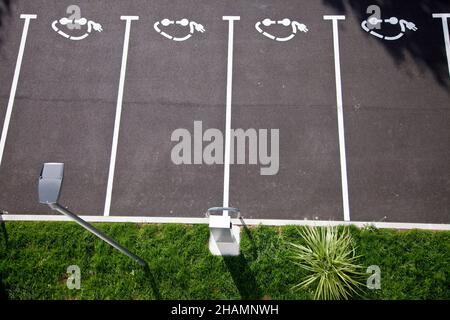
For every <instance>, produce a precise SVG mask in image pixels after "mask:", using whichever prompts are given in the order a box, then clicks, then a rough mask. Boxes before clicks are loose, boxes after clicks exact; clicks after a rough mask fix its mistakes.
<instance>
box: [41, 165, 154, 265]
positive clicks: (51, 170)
mask: <svg viewBox="0 0 450 320" xmlns="http://www.w3.org/2000/svg"><path fill="white" fill-rule="evenodd" d="M63 177H64V163H45V164H44V166H43V167H42V170H41V175H40V177H39V187H38V193H39V202H40V203H43V204H47V205H48V206H49V207H50V208H51V209H52V210H55V211H58V212H59V213H62V214H64V215H66V216H67V217H69V218H70V219H72V220H74V221H75V222H76V223H78V224H79V225H81V226H82V227H83V228H85V229H86V230H88V231H89V232H91V233H93V234H94V235H96V236H97V237H99V238H100V239H102V240H103V241H105V242H106V243H108V244H110V245H111V246H113V247H114V248H116V249H117V250H119V251H120V252H122V253H123V254H126V255H127V256H128V257H130V258H131V259H133V260H135V261H136V262H137V263H139V264H140V265H141V266H143V267H148V265H147V262H146V261H144V260H143V259H141V258H139V257H138V256H137V255H135V254H133V253H132V252H130V251H129V250H128V249H127V248H125V247H123V246H121V245H120V244H118V243H117V242H116V241H114V240H113V239H111V238H110V237H108V236H107V235H105V234H104V233H103V232H101V231H99V230H97V229H96V228H94V227H93V226H92V225H91V224H89V223H87V222H86V221H84V220H83V219H81V218H80V217H78V216H77V215H75V214H73V213H72V212H70V211H69V210H67V209H66V208H64V207H63V206H61V205H60V204H59V203H58V200H59V195H60V193H61V187H62V183H63Z"/></svg>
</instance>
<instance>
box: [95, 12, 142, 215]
mask: <svg viewBox="0 0 450 320" xmlns="http://www.w3.org/2000/svg"><path fill="white" fill-rule="evenodd" d="M120 19H121V20H125V21H126V25H125V37H124V41H123V53H122V67H121V69H120V80H119V91H118V93H117V105H116V118H115V121H114V133H113V141H112V147H111V160H110V163H109V175H108V185H107V189H106V199H105V210H104V213H103V214H104V215H105V216H109V213H110V209H111V195H112V189H113V184H114V170H115V167H116V156H117V143H118V141H119V130H120V118H121V116H122V102H123V88H124V85H125V74H126V72H127V60H128V46H129V42H130V29H131V21H133V20H139V17H138V16H121V17H120Z"/></svg>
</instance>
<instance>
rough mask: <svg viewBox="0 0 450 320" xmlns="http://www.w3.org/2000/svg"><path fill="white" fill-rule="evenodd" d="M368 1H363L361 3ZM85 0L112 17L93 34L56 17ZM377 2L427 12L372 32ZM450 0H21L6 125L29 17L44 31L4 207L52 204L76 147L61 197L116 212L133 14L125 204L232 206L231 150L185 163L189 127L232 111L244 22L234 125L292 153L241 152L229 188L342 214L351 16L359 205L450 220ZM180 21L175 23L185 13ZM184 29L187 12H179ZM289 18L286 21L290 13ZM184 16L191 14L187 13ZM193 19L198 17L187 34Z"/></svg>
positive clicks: (195, 209) (267, 211)
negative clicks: (448, 40)
mask: <svg viewBox="0 0 450 320" xmlns="http://www.w3.org/2000/svg"><path fill="white" fill-rule="evenodd" d="M0 2H1V1H0ZM350 3H351V4H350ZM70 4H77V5H79V6H80V7H81V10H82V12H81V13H82V16H85V17H86V18H88V19H92V20H94V21H96V22H99V23H101V24H102V26H103V29H104V31H103V32H102V33H96V32H94V33H93V34H92V35H91V36H89V37H88V38H86V39H84V40H82V41H70V40H67V39H64V38H63V37H61V36H60V35H57V34H56V33H55V32H54V31H53V30H52V28H51V22H52V21H54V20H56V19H60V18H62V17H64V16H67V14H66V13H65V11H66V8H67V6H69V5H70ZM369 4H380V6H381V9H382V17H383V18H389V17H391V16H397V17H399V18H403V19H406V20H409V21H413V22H414V23H415V24H416V25H417V26H418V28H419V30H418V31H416V32H412V31H409V32H406V34H405V36H404V37H403V38H401V39H399V40H397V41H384V40H381V39H377V38H375V37H373V36H371V35H369V34H368V33H366V32H364V31H363V30H362V28H361V26H360V24H361V21H362V20H364V19H366V18H367V17H368V15H367V14H366V12H365V11H366V8H367V6H368V5H369ZM434 12H442V13H445V12H447V13H450V3H448V2H446V1H439V0H435V1H359V2H358V3H356V4H355V2H354V1H351V2H349V1H343V0H342V1H339V0H337V1H328V0H324V1H293V0H289V1H284V2H283V3H281V2H279V1H273V0H272V1H269V0H265V1H219V0H215V1H206V0H205V1H194V0H192V1H186V0H184V1H181V0H179V1H171V2H170V3H168V2H166V1H137V0H128V1H118V0H116V1H111V0H109V1H77V2H76V3H75V2H72V1H56V0H55V1H48V0H36V1H24V0H21V1H20V0H17V1H11V7H10V8H9V12H8V11H5V10H4V13H3V15H2V16H1V26H0V61H1V63H0V83H1V86H0V124H1V126H3V121H4V117H5V112H6V107H7V103H8V98H9V94H10V88H11V81H12V79H13V75H14V67H15V63H16V59H17V53H18V49H19V44H20V37H21V35H22V29H23V20H22V19H20V18H19V16H20V14H21V13H28V14H37V15H38V18H37V19H36V20H32V21H31V23H30V28H29V32H28V38H27V44H26V49H25V54H24V58H23V63H22V70H21V74H20V79H19V84H18V88H17V94H16V99H15V103H14V111H13V114H12V118H11V124H10V127H9V131H8V139H7V141H6V148H5V151H4V155H3V161H2V164H1V166H0V210H4V211H7V212H8V213H10V214H49V213H51V212H50V211H49V209H47V208H46V207H45V206H43V205H40V204H38V202H37V178H38V175H39V172H40V168H41V165H42V163H44V162H48V161H52V162H56V161H58V162H64V163H65V164H66V172H65V182H64V189H63V193H62V197H61V203H63V204H64V205H66V206H68V207H69V209H72V210H73V211H74V212H75V213H78V214H83V215H102V214H103V209H104V203H105V195H106V186H107V181H108V169H109V161H110V156H111V143H112V136H113V128H114V118H115V112H116V102H117V91H118V85H119V76H120V67H121V60H122V50H123V38H124V31H125V22H124V21H122V20H120V16H121V15H138V16H139V17H140V20H139V21H133V22H132V24H131V34H130V46H129V52H128V68H127V73H126V79H125V89H124V100H123V109H122V118H121V127H120V136H119V142H118V150H117V162H116V171H115V178H114V188H113V193H112V204H111V215H121V216H122V215H137V216H170V217H202V216H203V214H204V212H205V211H206V209H207V208H209V207H213V206H220V205H221V204H222V193H223V166H222V165H206V164H203V165H179V166H177V165H175V164H173V163H172V161H171V157H170V155H171V150H172V148H173V146H174V145H175V144H176V143H175V142H172V141H171V140H170V136H171V133H172V132H173V131H174V130H175V129H178V128H185V129H188V130H189V131H190V132H193V125H194V121H202V122H203V130H206V129H208V128H218V129H220V130H221V131H224V128H225V98H226V70H227V41H228V22H227V21H223V20H222V16H224V15H238V16H240V17H241V18H240V21H236V22H235V28H234V29H235V30H234V67H233V70H234V72H233V104H232V128H243V129H248V128H255V129H279V132H280V159H279V161H280V167H279V172H278V174H276V175H272V176H261V175H260V167H261V166H260V165H249V164H247V165H232V166H231V174H230V205H231V206H236V207H239V208H240V209H241V212H242V214H243V216H244V217H247V218H272V219H319V220H328V219H332V220H343V209H342V195H341V192H342V190H341V174H340V163H339V141H338V124H337V112H336V92H335V68H334V54H333V33H332V23H331V21H324V20H323V15H333V14H342V15H345V16H346V20H345V21H340V22H339V39H340V58H341V72H342V93H343V103H344V121H345V137H346V152H347V170H348V185H349V200H350V215H351V220H353V221H393V222H423V223H450V148H449V146H450V125H449V123H450V103H449V102H450V77H449V75H448V73H449V71H448V67H447V59H446V53H445V46H444V40H443V33H442V24H441V21H440V19H433V18H432V17H431V14H432V13H434ZM286 17H288V18H291V19H292V20H296V21H299V22H302V23H304V24H306V25H307V26H308V29H309V32H308V33H298V34H297V35H296V36H295V37H294V38H293V39H292V40H290V41H287V42H276V41H273V40H270V39H268V38H266V37H264V36H263V35H261V34H259V33H258V32H257V31H256V30H255V27H254V26H255V23H256V22H257V21H260V20H262V19H264V18H273V19H277V20H281V19H283V18H286ZM163 18H173V19H181V18H188V19H192V20H194V21H196V22H199V23H201V24H202V25H204V26H205V29H206V32H205V33H202V34H200V33H194V36H193V37H192V38H191V39H189V40H187V41H184V42H174V41H171V40H168V39H166V38H164V37H162V36H161V35H160V34H158V33H157V32H156V31H155V30H154V29H153V23H154V22H156V21H158V20H161V19H163ZM168 30H169V29H168ZM173 30H175V28H174V29H173ZM272 30H274V31H273V32H274V34H275V33H277V32H279V34H282V33H283V32H284V31H285V30H281V29H279V28H278V29H277V27H273V29H272ZM174 32H177V31H174ZM180 35H181V34H180Z"/></svg>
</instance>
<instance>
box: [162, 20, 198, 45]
mask: <svg viewBox="0 0 450 320" xmlns="http://www.w3.org/2000/svg"><path fill="white" fill-rule="evenodd" d="M160 24H161V25H162V26H163V27H167V26H170V25H174V24H176V25H180V26H182V27H187V26H189V34H187V35H186V36H184V37H174V36H172V35H170V34H168V33H166V32H164V31H162V30H161V29H160V27H159V25H160ZM153 28H154V29H155V30H156V32H158V33H159V34H161V35H162V36H163V37H165V38H167V39H169V40H173V41H186V40H187V39H189V38H190V37H192V35H193V34H194V32H195V31H197V32H201V33H203V32H205V31H206V30H205V28H204V27H203V25H201V24H200V23H197V22H195V21H189V20H188V19H186V18H184V19H181V20H177V21H174V20H169V19H163V20H161V21H157V22H155V24H154V25H153Z"/></svg>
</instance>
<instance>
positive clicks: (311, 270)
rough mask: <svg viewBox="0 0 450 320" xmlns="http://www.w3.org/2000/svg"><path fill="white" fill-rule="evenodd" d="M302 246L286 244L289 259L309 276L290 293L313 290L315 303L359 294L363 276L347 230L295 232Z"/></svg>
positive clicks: (334, 227)
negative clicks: (288, 246)
mask: <svg viewBox="0 0 450 320" xmlns="http://www.w3.org/2000/svg"><path fill="white" fill-rule="evenodd" d="M297 230H298V232H299V234H300V236H301V237H302V238H303V243H302V244H296V243H292V242H289V245H290V248H291V250H292V251H291V253H292V259H293V261H294V263H295V264H296V265H298V266H299V267H301V268H303V269H305V270H306V271H307V272H308V275H307V276H306V277H305V278H304V280H303V281H302V282H300V283H298V284H297V285H295V286H294V287H293V289H304V288H307V287H311V286H315V288H316V289H315V293H314V299H316V300H339V299H346V300H347V299H349V298H350V297H351V296H352V295H353V294H359V293H360V288H361V287H362V285H363V283H362V282H361V280H362V278H363V276H364V275H365V273H363V272H362V271H363V267H362V266H361V265H359V264H358V263H357V262H358V259H359V258H360V256H357V255H356V247H355V246H354V244H353V239H352V236H351V234H350V232H349V229H348V228H346V227H345V228H341V231H340V230H339V228H338V227H337V226H329V227H323V228H319V227H305V228H299V229H297Z"/></svg>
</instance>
